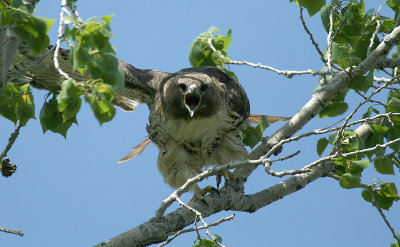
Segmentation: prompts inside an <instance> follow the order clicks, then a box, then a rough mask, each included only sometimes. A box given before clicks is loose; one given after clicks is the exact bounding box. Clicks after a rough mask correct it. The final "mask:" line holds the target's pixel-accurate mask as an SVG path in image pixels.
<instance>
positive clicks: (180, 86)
mask: <svg viewBox="0 0 400 247" xmlns="http://www.w3.org/2000/svg"><path fill="white" fill-rule="evenodd" d="M178 86H179V88H180V89H181V90H182V91H186V89H187V86H186V84H183V83H180V84H179V85H178Z"/></svg>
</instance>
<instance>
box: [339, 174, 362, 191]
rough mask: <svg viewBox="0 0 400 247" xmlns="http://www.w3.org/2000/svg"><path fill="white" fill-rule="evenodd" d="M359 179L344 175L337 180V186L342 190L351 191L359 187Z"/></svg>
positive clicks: (351, 175) (357, 176) (355, 176)
mask: <svg viewBox="0 0 400 247" xmlns="http://www.w3.org/2000/svg"><path fill="white" fill-rule="evenodd" d="M360 183H361V177H360V176H359V175H353V174H350V173H345V174H343V176H342V177H341V178H340V180H339V184H340V186H341V187H342V188H344V189H353V188H358V187H360Z"/></svg>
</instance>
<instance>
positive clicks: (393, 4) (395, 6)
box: [386, 0, 400, 12]
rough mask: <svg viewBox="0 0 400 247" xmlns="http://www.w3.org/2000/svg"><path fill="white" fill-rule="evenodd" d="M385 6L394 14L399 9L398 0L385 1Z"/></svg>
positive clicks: (399, 2)
mask: <svg viewBox="0 0 400 247" xmlns="http://www.w3.org/2000/svg"><path fill="white" fill-rule="evenodd" d="M386 4H387V5H388V6H389V7H390V8H391V9H392V10H393V11H395V12H397V11H398V10H399V9H400V1H399V0H386Z"/></svg>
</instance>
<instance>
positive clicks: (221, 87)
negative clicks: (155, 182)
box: [121, 67, 250, 196]
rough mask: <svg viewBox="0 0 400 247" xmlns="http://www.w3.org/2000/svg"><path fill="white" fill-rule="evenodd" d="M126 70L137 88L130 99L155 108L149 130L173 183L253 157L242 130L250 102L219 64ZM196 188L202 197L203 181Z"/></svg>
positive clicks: (162, 167)
mask: <svg viewBox="0 0 400 247" xmlns="http://www.w3.org/2000/svg"><path fill="white" fill-rule="evenodd" d="M124 72H125V74H126V75H127V77H126V81H127V84H129V85H126V87H130V88H131V89H132V90H130V91H131V93H132V95H129V97H128V95H127V97H128V98H131V99H132V98H135V99H137V100H138V102H139V103H146V104H147V105H148V107H149V109H150V116H149V124H148V125H147V131H148V133H149V138H150V139H151V141H152V142H154V143H155V144H156V145H157V147H158V148H159V150H160V152H159V155H158V161H157V166H158V169H159V171H160V173H161V174H162V176H163V177H164V181H165V182H166V183H167V184H169V185H170V186H172V187H174V188H177V187H180V186H181V185H183V184H184V183H185V182H186V180H187V179H189V178H191V177H193V176H195V175H197V174H199V173H201V172H202V169H203V168H205V167H209V166H212V165H222V164H226V163H228V162H230V161H232V160H243V159H245V158H246V157H247V155H248V153H247V151H246V149H245V147H244V145H243V142H242V130H243V128H245V127H246V125H247V124H248V123H247V120H248V117H249V113H250V105H249V100H248V98H247V95H246V93H245V91H244V90H243V88H242V86H241V85H240V84H239V83H238V82H237V81H236V80H234V79H232V78H231V77H230V76H228V75H227V74H226V73H225V72H223V71H222V70H220V69H218V68H216V67H199V68H188V69H183V70H181V71H178V72H176V73H172V74H170V73H165V72H161V71H152V70H138V69H136V68H134V67H130V68H129V71H124ZM129 72H130V73H129ZM133 103H134V102H133ZM147 143H148V142H147ZM129 158H130V156H129V155H128V156H127V157H126V158H124V159H122V160H121V161H125V160H126V159H129ZM192 189H193V190H194V193H195V196H201V194H202V191H201V190H200V189H199V187H198V186H197V185H196V186H194V187H193V188H192Z"/></svg>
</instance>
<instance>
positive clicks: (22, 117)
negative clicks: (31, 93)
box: [16, 103, 35, 125]
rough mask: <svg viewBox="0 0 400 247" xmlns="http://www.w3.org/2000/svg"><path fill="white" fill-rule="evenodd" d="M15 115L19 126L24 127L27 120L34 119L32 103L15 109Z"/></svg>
mask: <svg viewBox="0 0 400 247" xmlns="http://www.w3.org/2000/svg"><path fill="white" fill-rule="evenodd" d="M16 114H17V117H18V119H19V121H21V124H23V125H25V124H26V123H27V122H28V120H29V119H31V118H32V119H35V105H34V104H32V103H21V104H19V105H18V106H17V107H16Z"/></svg>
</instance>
